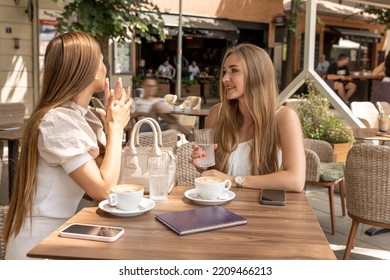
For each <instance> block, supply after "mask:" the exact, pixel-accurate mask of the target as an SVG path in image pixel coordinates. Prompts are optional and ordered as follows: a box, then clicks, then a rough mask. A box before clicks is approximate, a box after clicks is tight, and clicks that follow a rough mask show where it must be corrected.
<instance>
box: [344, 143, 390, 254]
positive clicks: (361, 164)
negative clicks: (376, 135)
mask: <svg viewBox="0 0 390 280" xmlns="http://www.w3.org/2000/svg"><path fill="white" fill-rule="evenodd" d="M389 163H390V147H387V146H379V145H367V144H359V145H355V146H353V147H352V148H351V150H350V151H349V153H348V156H347V162H346V165H345V184H346V187H347V211H348V216H349V217H351V218H352V225H351V230H350V233H349V237H348V242H347V247H346V249H345V253H344V259H345V260H346V259H349V256H350V253H351V249H352V248H353V246H354V243H355V238H356V232H357V229H358V226H359V223H363V224H367V225H372V226H376V227H382V228H387V229H390V164H389Z"/></svg>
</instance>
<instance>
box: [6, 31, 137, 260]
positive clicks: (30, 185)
mask: <svg viewBox="0 0 390 280" xmlns="http://www.w3.org/2000/svg"><path fill="white" fill-rule="evenodd" d="M105 77H106V67H105V66H104V64H103V56H102V54H101V51H100V47H99V43H98V42H97V41H96V40H95V39H93V38H92V37H91V36H89V35H87V34H85V33H82V32H69V33H66V34H62V35H60V36H58V37H56V38H54V39H53V40H52V41H51V42H50V43H49V45H48V47H47V50H46V54H45V65H44V75H43V84H42V96H41V100H40V101H39V103H38V105H37V107H36V108H35V109H34V112H33V113H32V115H31V117H30V119H29V121H28V123H27V125H26V128H25V132H24V137H23V145H22V150H21V154H20V160H19V163H18V167H17V174H16V176H15V182H14V189H13V193H12V198H11V202H10V206H9V212H8V216H7V220H6V224H5V227H4V237H5V241H6V242H7V248H6V259H25V258H27V256H26V254H27V253H28V251H29V250H31V249H32V248H33V247H34V246H35V245H36V244H37V243H39V242H40V241H41V240H42V239H44V238H45V237H46V236H48V235H49V234H50V233H51V232H53V231H54V230H55V229H57V228H58V227H59V226H60V225H61V224H63V223H64V222H65V221H66V220H67V219H69V218H70V217H72V216H73V215H74V214H75V212H76V210H77V206H78V204H79V202H80V200H81V199H82V197H83V195H84V194H85V193H87V194H88V195H89V196H90V197H92V198H93V199H96V200H98V201H100V200H103V199H105V198H106V197H107V196H108V194H109V188H110V187H111V186H114V185H116V184H117V182H118V178H119V172H120V158H121V147H122V135H123V128H124V127H125V126H126V124H127V123H128V121H129V119H130V106H131V102H132V100H131V99H129V98H128V96H127V95H126V93H125V92H124V90H123V87H122V85H121V82H118V83H117V85H116V87H115V91H111V90H109V85H108V81H107V80H106V78H105ZM103 90H104V91H105V96H106V103H105V104H106V110H105V111H104V110H101V111H100V114H101V117H102V119H103V121H104V129H105V132H106V134H107V138H106V134H105V133H104V132H103V127H102V125H101V124H100V122H99V120H98V119H97V117H96V116H94V114H93V113H92V112H91V111H90V110H88V104H89V102H90V100H91V98H92V95H93V93H94V92H100V91H103Z"/></svg>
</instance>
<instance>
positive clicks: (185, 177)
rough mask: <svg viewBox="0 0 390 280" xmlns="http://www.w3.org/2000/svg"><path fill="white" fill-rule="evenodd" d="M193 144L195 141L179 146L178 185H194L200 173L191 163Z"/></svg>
mask: <svg viewBox="0 0 390 280" xmlns="http://www.w3.org/2000/svg"><path fill="white" fill-rule="evenodd" d="M193 145H194V143H193V142H188V143H185V144H183V145H181V146H180V147H179V148H177V168H176V174H177V176H176V181H177V182H176V185H178V186H194V185H195V181H194V180H195V178H197V177H199V175H200V174H199V172H198V170H196V168H195V167H194V166H193V165H192V164H191V163H189V160H190V159H191V154H192V153H193Z"/></svg>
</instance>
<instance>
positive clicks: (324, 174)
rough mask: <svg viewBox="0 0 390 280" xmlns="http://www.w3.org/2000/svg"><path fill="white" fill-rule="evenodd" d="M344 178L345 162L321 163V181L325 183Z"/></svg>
mask: <svg viewBox="0 0 390 280" xmlns="http://www.w3.org/2000/svg"><path fill="white" fill-rule="evenodd" d="M343 177H344V163H343V162H321V164H320V180H321V181H325V182H331V181H336V180H338V179H340V178H343Z"/></svg>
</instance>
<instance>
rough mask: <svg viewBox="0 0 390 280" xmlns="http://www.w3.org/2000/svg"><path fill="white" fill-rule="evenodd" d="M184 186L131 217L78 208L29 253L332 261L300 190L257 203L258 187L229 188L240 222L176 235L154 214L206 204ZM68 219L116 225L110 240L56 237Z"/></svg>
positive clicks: (71, 256)
mask: <svg viewBox="0 0 390 280" xmlns="http://www.w3.org/2000/svg"><path fill="white" fill-rule="evenodd" d="M187 189H189V187H175V189H174V190H173V191H172V193H171V194H170V196H169V199H168V200H167V201H162V202H158V203H156V207H155V208H154V209H152V210H151V211H149V212H147V213H145V214H143V215H140V216H136V217H129V218H123V217H116V216H111V215H109V214H107V213H105V212H103V211H102V210H100V209H98V208H96V207H87V208H84V209H82V210H81V211H80V212H79V213H77V214H76V215H75V216H74V217H73V218H71V219H70V220H68V221H67V222H66V223H65V224H64V225H62V226H61V227H60V228H59V229H57V230H56V231H55V232H53V233H52V234H51V235H50V236H48V237H47V238H46V239H45V240H43V241H42V242H41V243H40V244H38V245H37V246H36V247H35V248H33V249H32V250H31V251H30V252H29V253H28V256H29V257H38V258H54V259H56V258H57V259H137V260H140V259H161V260H165V259H183V260H184V259H194V260H201V259H217V260H219V259H231V260H234V259H333V260H334V259H336V258H335V255H334V253H333V251H332V250H331V248H330V246H329V243H328V241H327V239H326V238H325V235H324V233H323V231H322V229H321V227H320V225H319V223H318V221H317V219H316V217H315V215H314V213H313V211H312V210H311V208H310V205H309V203H308V201H307V199H306V197H305V194H304V193H287V205H286V206H269V205H261V204H259V202H258V199H259V190H250V189H235V190H234V191H235V193H236V198H235V199H234V200H233V201H230V202H228V203H226V204H224V205H222V207H224V208H226V209H228V210H230V211H233V212H234V213H236V214H238V215H242V216H244V217H245V218H247V220H248V223H247V224H246V225H242V226H236V227H230V228H225V229H219V230H214V231H209V232H203V233H197V234H191V235H186V236H179V235H177V234H176V233H174V232H173V231H171V230H170V229H168V228H167V227H166V226H164V225H163V224H162V223H160V222H158V221H157V220H156V219H155V215H156V214H160V213H166V212H170V211H182V210H190V209H194V208H196V207H207V206H201V205H197V204H194V203H193V202H191V201H190V200H188V199H187V198H185V197H184V195H183V194H184V191H185V190H187ZM70 223H89V224H98V225H109V226H121V227H123V228H124V229H125V234H124V235H123V236H122V237H121V238H119V239H118V240H117V241H116V242H114V243H105V242H97V241H89V240H80V239H71V238H63V237H59V236H58V234H59V230H60V229H62V228H63V227H65V226H67V225H69V224H70Z"/></svg>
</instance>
